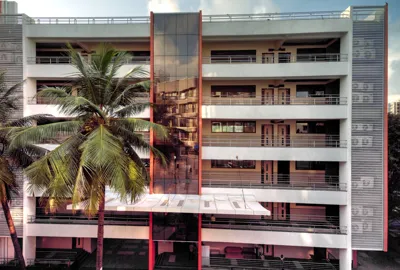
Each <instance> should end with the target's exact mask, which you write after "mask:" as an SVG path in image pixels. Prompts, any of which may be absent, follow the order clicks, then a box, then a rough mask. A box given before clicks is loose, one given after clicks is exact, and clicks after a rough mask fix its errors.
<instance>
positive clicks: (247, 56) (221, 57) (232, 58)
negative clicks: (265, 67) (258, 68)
mask: <svg viewBox="0 0 400 270" xmlns="http://www.w3.org/2000/svg"><path fill="white" fill-rule="evenodd" d="M256 55H257V52H256V50H218V51H216V50H213V51H211V63H251V62H256Z"/></svg>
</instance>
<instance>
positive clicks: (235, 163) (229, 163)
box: [211, 160, 256, 169]
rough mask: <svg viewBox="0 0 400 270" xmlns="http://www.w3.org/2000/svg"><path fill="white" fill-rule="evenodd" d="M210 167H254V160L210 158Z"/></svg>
mask: <svg viewBox="0 0 400 270" xmlns="http://www.w3.org/2000/svg"><path fill="white" fill-rule="evenodd" d="M211 168H226V169H255V168H256V161H255V160H211Z"/></svg>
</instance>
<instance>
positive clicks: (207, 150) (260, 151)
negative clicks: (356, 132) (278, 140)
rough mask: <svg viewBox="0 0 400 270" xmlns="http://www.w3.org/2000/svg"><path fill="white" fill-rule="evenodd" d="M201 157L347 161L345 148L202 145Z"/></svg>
mask: <svg viewBox="0 0 400 270" xmlns="http://www.w3.org/2000/svg"><path fill="white" fill-rule="evenodd" d="M202 151H203V156H202V158H203V159H209V160H211V159H218V160H236V159H239V160H295V161H296V160H297V161H315V160H318V161H338V162H346V161H347V148H304V147H303V148H294V147H223V146H203V148H202Z"/></svg>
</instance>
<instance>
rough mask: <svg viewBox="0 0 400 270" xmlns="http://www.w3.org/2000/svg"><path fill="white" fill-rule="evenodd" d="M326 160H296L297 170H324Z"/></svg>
mask: <svg viewBox="0 0 400 270" xmlns="http://www.w3.org/2000/svg"><path fill="white" fill-rule="evenodd" d="M325 168H326V162H322V161H296V170H307V171H308V170H311V171H324V170H325Z"/></svg>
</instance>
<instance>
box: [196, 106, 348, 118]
mask: <svg viewBox="0 0 400 270" xmlns="http://www.w3.org/2000/svg"><path fill="white" fill-rule="evenodd" d="M202 117H203V118H204V119H246V120H247V119H249V120H256V119H346V118H347V105H203V106H202Z"/></svg>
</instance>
